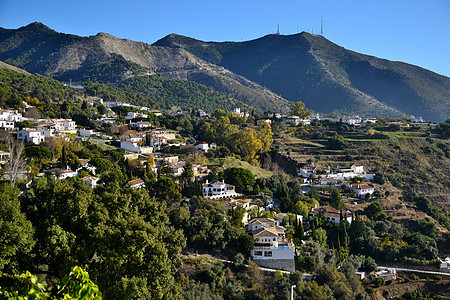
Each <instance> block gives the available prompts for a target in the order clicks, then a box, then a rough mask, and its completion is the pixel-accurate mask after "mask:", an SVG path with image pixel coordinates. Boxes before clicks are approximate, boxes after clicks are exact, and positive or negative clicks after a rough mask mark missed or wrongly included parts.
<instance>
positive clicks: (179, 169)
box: [170, 161, 186, 176]
mask: <svg viewBox="0 0 450 300" xmlns="http://www.w3.org/2000/svg"><path fill="white" fill-rule="evenodd" d="M185 165H186V164H185V162H184V161H180V162H176V163H172V164H170V169H171V170H172V174H173V175H174V176H179V175H181V174H182V173H183V172H184V166H185Z"/></svg>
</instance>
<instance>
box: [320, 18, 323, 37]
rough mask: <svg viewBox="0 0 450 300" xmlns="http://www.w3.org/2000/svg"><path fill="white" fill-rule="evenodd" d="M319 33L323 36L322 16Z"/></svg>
mask: <svg viewBox="0 0 450 300" xmlns="http://www.w3.org/2000/svg"><path fill="white" fill-rule="evenodd" d="M320 35H321V36H323V17H322V18H321V19H320Z"/></svg>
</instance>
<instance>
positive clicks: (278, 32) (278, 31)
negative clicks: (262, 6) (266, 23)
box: [277, 23, 280, 35]
mask: <svg viewBox="0 0 450 300" xmlns="http://www.w3.org/2000/svg"><path fill="white" fill-rule="evenodd" d="M277 35H280V24H279V23H278V28H277Z"/></svg>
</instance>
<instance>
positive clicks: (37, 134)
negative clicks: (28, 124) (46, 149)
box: [17, 128, 45, 145]
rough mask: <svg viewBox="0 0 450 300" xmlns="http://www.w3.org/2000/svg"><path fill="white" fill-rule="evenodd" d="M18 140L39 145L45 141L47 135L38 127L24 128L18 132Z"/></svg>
mask: <svg viewBox="0 0 450 300" xmlns="http://www.w3.org/2000/svg"><path fill="white" fill-rule="evenodd" d="M17 140H19V141H23V142H24V143H33V144H36V145H38V144H40V143H42V142H44V141H45V136H44V133H43V132H41V131H38V130H37V129H36V128H24V129H22V130H20V131H19V132H17Z"/></svg>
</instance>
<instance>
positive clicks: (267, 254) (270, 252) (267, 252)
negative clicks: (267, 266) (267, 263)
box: [264, 251, 272, 257]
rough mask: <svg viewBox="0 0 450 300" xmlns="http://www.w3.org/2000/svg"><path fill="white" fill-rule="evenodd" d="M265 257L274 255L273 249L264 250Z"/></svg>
mask: <svg viewBox="0 0 450 300" xmlns="http://www.w3.org/2000/svg"><path fill="white" fill-rule="evenodd" d="M264 256H265V257H272V251H265V252H264Z"/></svg>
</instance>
